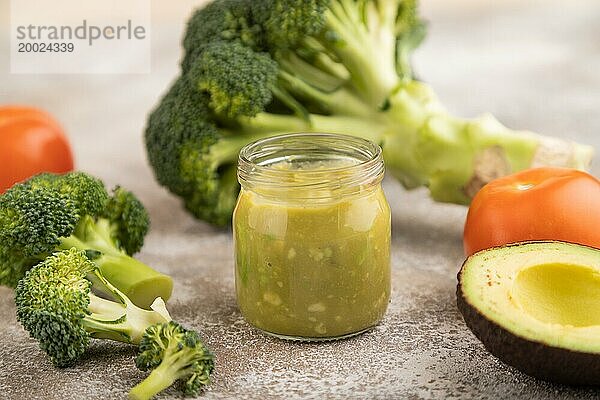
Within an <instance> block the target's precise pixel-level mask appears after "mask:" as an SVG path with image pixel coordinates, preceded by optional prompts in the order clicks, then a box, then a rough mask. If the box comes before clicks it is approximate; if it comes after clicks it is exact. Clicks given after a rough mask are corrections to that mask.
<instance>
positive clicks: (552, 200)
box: [463, 167, 600, 256]
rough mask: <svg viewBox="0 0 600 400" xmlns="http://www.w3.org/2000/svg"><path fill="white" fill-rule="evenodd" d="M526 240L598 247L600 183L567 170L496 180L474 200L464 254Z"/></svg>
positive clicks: (542, 170) (539, 170)
mask: <svg viewBox="0 0 600 400" xmlns="http://www.w3.org/2000/svg"><path fill="white" fill-rule="evenodd" d="M528 240H560V241H564V242H571V243H578V244H583V245H587V246H592V247H596V248H600V181H599V180H598V179H596V178H595V177H593V176H592V175H590V174H588V173H585V172H582V171H577V170H573V169H566V168H549V167H544V168H534V169H529V170H526V171H522V172H519V173H516V174H514V175H510V176H506V177H503V178H500V179H496V180H494V181H492V182H490V183H488V184H487V185H485V186H484V187H483V188H482V189H481V190H480V191H479V193H477V194H476V195H475V198H474V199H473V202H472V203H471V207H470V208H469V213H468V215H467V221H466V223H465V230H464V235H463V242H464V249H465V254H466V255H467V256H470V255H471V254H473V253H475V252H477V251H479V250H483V249H488V248H490V247H495V246H502V245H505V244H508V243H515V242H522V241H528Z"/></svg>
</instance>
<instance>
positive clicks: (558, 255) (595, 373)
mask: <svg viewBox="0 0 600 400" xmlns="http://www.w3.org/2000/svg"><path fill="white" fill-rule="evenodd" d="M457 303H458V308H459V310H460V312H461V313H462V315H463V317H464V319H465V322H466V323H467V326H468V327H469V328H470V329H471V331H473V333H474V334H475V336H477V337H478V338H479V340H481V341H482V342H483V344H484V345H485V347H486V348H487V350H488V351H489V352H490V353H492V354H493V355H495V356H496V357H498V358H499V359H500V360H502V361H504V362H505V363H506V364H509V365H512V366H513V367H515V368H517V369H519V370H521V371H522V372H524V373H526V374H529V375H531V376H534V377H537V378H540V379H544V380H549V381H553V382H559V383H567V384H575V385H600V250H596V249H593V248H589V247H585V246H579V245H575V244H570V243H563V242H528V243H520V244H515V245H508V246H505V247H498V248H493V249H490V250H484V251H481V252H479V253H476V254H474V255H473V256H471V257H469V258H468V259H467V260H466V261H465V263H464V264H463V266H462V268H461V270H460V272H459V274H458V286H457Z"/></svg>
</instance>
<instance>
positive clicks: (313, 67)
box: [145, 0, 593, 225]
mask: <svg viewBox="0 0 600 400" xmlns="http://www.w3.org/2000/svg"><path fill="white" fill-rule="evenodd" d="M417 5H418V4H417V0H308V1H300V0H214V1H212V2H210V3H209V4H207V5H206V6H204V7H203V8H201V9H199V10H197V11H196V12H195V13H194V15H193V16H192V18H191V19H190V21H189V23H188V26H187V32H186V35H185V38H184V42H183V43H184V51H185V53H184V58H183V62H182V68H181V74H180V76H179V78H178V79H177V80H176V81H175V83H174V84H173V86H172V87H171V89H170V90H169V91H168V92H167V94H166V95H165V96H164V97H163V98H162V100H161V102H160V104H159V106H158V107H157V108H156V109H155V110H154V111H153V112H152V113H151V115H150V117H149V119H148V124H147V128H146V134H145V140H146V148H147V152H148V157H149V159H150V163H151V165H152V167H153V169H154V171H155V175H156V177H157V179H158V181H159V182H160V183H161V184H163V185H165V186H166V187H167V188H168V189H169V190H171V191H172V192H173V193H175V194H177V195H179V196H180V197H182V198H183V200H184V203H185V205H186V207H187V208H188V209H189V210H190V211H191V212H192V213H193V214H194V215H196V216H197V217H199V218H201V219H204V220H206V221H209V222H211V223H214V224H218V225H226V224H228V223H229V222H230V219H231V215H232V211H233V207H234V205H235V200H236V196H237V193H238V190H239V186H238V184H237V181H236V161H237V154H238V153H239V150H240V149H241V148H242V147H243V146H244V145H245V144H248V143H250V142H252V141H254V140H257V139H261V138H266V137H269V136H274V135H278V134H282V133H293V132H309V131H315V132H325V133H344V134H350V135H355V136H360V137H363V138H366V139H369V140H371V141H373V142H375V143H378V144H380V145H381V146H382V147H383V151H384V153H383V154H384V158H385V163H386V166H387V171H388V172H389V173H391V174H392V175H393V176H394V177H396V178H397V179H398V180H400V182H401V183H402V184H403V185H404V186H405V187H407V188H413V187H418V186H427V187H428V188H429V189H430V192H431V195H432V197H433V198H434V199H435V200H439V201H445V202H454V203H459V204H468V203H469V201H470V199H471V197H472V196H473V195H474V193H475V192H476V191H477V190H478V189H479V187H481V186H482V185H483V184H485V183H486V182H488V181H489V180H490V179H492V178H494V177H497V176H501V175H503V174H508V173H511V172H514V171H517V170H521V169H524V168H527V167H530V166H532V165H544V164H551V165H560V166H565V167H575V168H585V167H586V166H587V165H588V163H589V161H590V159H591V157H592V153H593V152H592V149H591V148H590V147H588V146H583V145H579V144H576V143H572V142H567V141H561V140H556V139H553V138H548V137H545V136H541V135H536V134H533V133H531V132H522V131H513V130H511V129H508V128H506V127H505V126H503V125H501V124H500V123H499V122H498V121H496V120H494V119H493V118H492V117H490V116H484V117H481V118H477V119H473V120H467V119H461V118H456V117H454V116H452V115H451V114H449V113H448V112H447V111H446V110H445V108H444V107H443V106H442V105H441V104H440V102H439V100H438V99H437V98H436V96H435V95H434V94H433V92H432V90H431V89H430V88H429V87H428V86H427V85H425V84H424V83H423V82H419V81H417V80H415V79H414V77H413V72H412V68H411V63H410V57H411V54H412V52H413V50H414V49H415V48H417V47H418V46H419V44H420V43H421V42H422V40H423V38H424V37H425V23H424V22H423V20H422V19H421V18H420V17H419V14H418V10H417ZM490 158H492V159H493V160H492V162H482V160H489V159H490Z"/></svg>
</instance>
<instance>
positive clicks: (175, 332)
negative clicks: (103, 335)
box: [129, 321, 214, 400]
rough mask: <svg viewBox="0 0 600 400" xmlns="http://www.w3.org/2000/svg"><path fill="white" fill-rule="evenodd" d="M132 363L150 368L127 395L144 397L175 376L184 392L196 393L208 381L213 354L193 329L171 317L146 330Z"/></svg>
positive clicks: (141, 398) (164, 385) (169, 382)
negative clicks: (171, 319) (172, 319)
mask: <svg viewBox="0 0 600 400" xmlns="http://www.w3.org/2000/svg"><path fill="white" fill-rule="evenodd" d="M135 363H136V365H137V366H138V368H139V369H141V370H142V371H147V370H152V372H151V373H150V375H149V376H148V377H147V378H146V379H144V381H142V382H141V383H140V384H138V385H137V386H135V387H134V388H133V389H131V391H130V392H129V398H130V399H135V400H147V399H150V398H152V397H153V396H154V395H156V394H158V393H159V392H161V391H162V390H164V389H166V388H167V387H169V386H171V385H172V384H173V383H174V382H175V381H178V380H179V381H181V382H182V385H183V392H184V393H185V394H186V395H188V396H195V395H197V394H198V393H199V391H200V389H201V388H202V387H203V386H205V385H207V384H208V383H209V382H210V373H211V372H212V370H213V368H214V357H213V355H212V354H211V353H210V352H209V351H208V349H207V348H206V347H205V346H204V344H203V343H202V340H201V339H200V337H199V336H198V333H197V332H195V331H192V330H189V329H186V328H184V327H183V326H181V325H179V324H178V323H176V322H173V321H171V322H168V323H163V324H157V325H153V326H151V327H149V328H148V329H147V330H146V333H145V335H144V337H143V338H142V341H141V343H140V351H139V354H138V356H137V358H136V360H135Z"/></svg>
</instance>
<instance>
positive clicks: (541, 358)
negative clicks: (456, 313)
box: [456, 273, 600, 386]
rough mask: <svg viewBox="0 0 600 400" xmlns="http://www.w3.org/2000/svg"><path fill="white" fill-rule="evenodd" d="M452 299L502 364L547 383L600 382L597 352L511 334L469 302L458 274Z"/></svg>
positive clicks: (595, 383) (596, 383) (470, 326)
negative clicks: (573, 349)
mask: <svg viewBox="0 0 600 400" xmlns="http://www.w3.org/2000/svg"><path fill="white" fill-rule="evenodd" d="M456 300H457V305H458V309H459V310H460V312H461V314H462V315H463V318H464V320H465V322H466V324H467V326H468V327H469V329H470V330H471V331H472V332H473V333H474V334H475V336H477V338H478V339H479V340H481V342H482V343H483V345H484V346H485V348H486V349H487V350H488V351H489V352H490V353H492V354H493V355H494V356H496V357H497V358H498V359H500V360H501V361H503V362H504V363H506V364H508V365H510V366H513V367H515V368H516V369H518V370H520V371H521V372H524V373H526V374H527V375H531V376H533V377H535V378H538V379H542V380H546V381H550V382H556V383H564V384H570V385H585V386H590V385H593V386H599V385H600V354H593V353H582V352H578V351H571V350H566V349H561V348H558V347H553V346H547V345H545V344H543V343H540V342H535V341H531V340H528V339H525V338H522V337H520V336H517V335H514V334H512V333H511V332H509V331H507V330H506V329H504V328H502V327H501V326H500V325H498V324H496V323H495V322H493V321H490V320H489V319H487V318H486V317H485V316H484V315H483V314H481V313H480V312H479V311H478V310H477V309H476V308H475V307H473V306H472V305H471V304H469V302H468V301H467V300H466V299H465V298H464V296H463V293H462V290H461V286H460V273H459V275H458V285H457V289H456ZM598 340H600V338H598Z"/></svg>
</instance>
